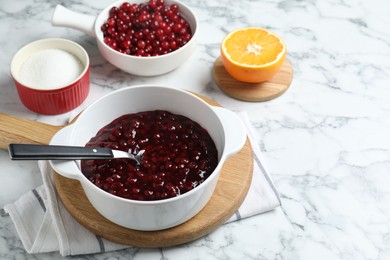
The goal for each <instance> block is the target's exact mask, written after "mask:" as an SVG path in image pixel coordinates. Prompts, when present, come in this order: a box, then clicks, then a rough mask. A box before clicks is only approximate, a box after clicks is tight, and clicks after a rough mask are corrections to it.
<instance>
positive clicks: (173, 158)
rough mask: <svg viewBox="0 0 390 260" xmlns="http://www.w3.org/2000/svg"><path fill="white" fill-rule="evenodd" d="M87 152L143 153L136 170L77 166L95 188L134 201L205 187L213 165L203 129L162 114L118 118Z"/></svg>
mask: <svg viewBox="0 0 390 260" xmlns="http://www.w3.org/2000/svg"><path fill="white" fill-rule="evenodd" d="M138 51H144V50H138ZM86 146H100V147H109V148H115V149H120V150H123V151H130V152H132V153H138V152H139V151H140V150H145V153H144V155H143V158H142V161H141V164H140V165H136V164H135V163H133V162H131V161H129V160H126V159H111V160H82V161H81V169H82V172H83V174H84V175H85V176H86V177H87V178H88V179H89V180H90V181H91V182H92V183H94V184H95V185H96V186H97V187H99V188H101V189H103V190H105V191H107V192H109V193H111V194H113V195H116V196H120V197H123V198H128V199H134V200H160V199H165V198H171V197H175V196H179V195H180V194H184V193H186V192H188V191H190V190H192V189H193V188H195V187H197V186H198V185H199V184H201V183H202V182H204V180H206V179H207V178H208V177H209V176H210V174H211V173H212V172H213V171H214V169H215V167H216V165H217V163H218V152H217V149H216V147H215V144H214V142H213V140H212V139H211V137H210V135H209V134H208V132H207V131H206V130H205V129H203V128H202V127H201V126H200V125H199V124H198V123H196V122H194V121H192V120H191V119H189V118H187V117H185V116H182V115H176V114H172V113H170V112H167V111H162V110H156V111H146V112H139V113H134V114H126V115H123V116H121V117H119V118H117V119H115V120H114V121H112V122H111V123H110V124H108V125H106V126H105V127H103V128H102V129H100V130H99V131H98V133H97V134H96V136H95V137H93V138H91V140H90V141H89V142H88V143H87V144H86Z"/></svg>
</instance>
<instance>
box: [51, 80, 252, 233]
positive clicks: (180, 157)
mask: <svg viewBox="0 0 390 260" xmlns="http://www.w3.org/2000/svg"><path fill="white" fill-rule="evenodd" d="M245 141H246V131H245V128H244V126H243V124H242V122H241V121H240V119H239V118H238V117H237V115H236V114H235V113H233V112H231V111H230V110H228V109H225V108H221V107H214V106H211V105H209V104H207V103H206V102H205V101H203V100H202V99H201V98H199V97H197V96H196V95H194V94H192V93H190V92H187V91H185V90H180V89H176V88H171V87H164V86H146V85H143V86H132V87H128V88H123V89H120V90H117V91H115V92H112V93H110V94H108V95H106V96H104V97H103V98H101V99H99V100H97V101H96V102H94V103H93V104H92V105H91V106H89V107H88V108H87V109H85V110H84V111H83V112H82V113H81V114H80V115H79V117H78V118H77V120H76V121H75V122H74V123H73V124H71V125H69V126H67V127H65V128H63V129H62V130H60V131H59V132H58V133H57V134H56V135H55V136H54V137H53V139H52V140H51V144H53V145H54V144H56V145H74V146H100V147H109V148H113V149H119V150H124V151H129V152H131V153H134V154H136V153H138V151H140V150H144V154H143V157H142V160H141V163H140V164H139V165H138V164H136V163H134V162H133V161H131V160H128V159H111V160H79V161H51V162H50V163H51V165H52V167H53V168H54V169H55V170H56V171H57V172H58V173H59V174H61V175H63V176H65V177H67V178H72V179H76V180H78V181H79V182H80V183H81V186H82V188H83V190H84V192H85V194H86V196H87V198H88V199H89V201H90V202H91V204H92V205H93V207H94V208H95V209H96V210H97V211H98V212H99V213H100V214H102V215H103V216H104V217H106V218H107V219H108V220H110V221H112V222H114V223H116V224H118V225H120V226H123V227H126V228H130V229H135V230H162V229H166V228H170V227H174V226H177V225H180V224H182V223H183V222H185V221H187V220H189V219H191V218H192V217H193V216H195V215H196V214H197V213H198V212H199V211H200V210H201V209H202V208H203V207H204V206H205V205H206V204H207V202H208V201H209V200H210V198H211V196H212V194H213V191H214V189H215V186H216V184H217V181H218V177H219V174H220V171H221V168H222V166H223V164H224V162H225V161H226V160H227V159H228V158H229V157H230V156H232V155H234V154H236V153H237V152H238V151H240V150H241V149H242V147H243V145H244V144H245Z"/></svg>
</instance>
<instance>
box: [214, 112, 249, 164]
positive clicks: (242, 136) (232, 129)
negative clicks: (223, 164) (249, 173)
mask: <svg viewBox="0 0 390 260" xmlns="http://www.w3.org/2000/svg"><path fill="white" fill-rule="evenodd" d="M213 110H214V111H215V113H216V114H217V115H218V117H219V118H220V119H221V122H222V125H223V128H224V130H225V149H224V153H223V156H226V157H225V158H226V159H227V158H229V157H230V156H232V155H234V154H236V153H237V152H239V151H240V150H241V149H242V147H243V146H244V145H245V142H246V138H247V136H246V134H247V133H246V129H245V126H244V124H243V123H242V121H241V119H240V118H239V117H238V116H237V115H236V113H234V112H232V111H230V110H228V109H225V108H222V107H213Z"/></svg>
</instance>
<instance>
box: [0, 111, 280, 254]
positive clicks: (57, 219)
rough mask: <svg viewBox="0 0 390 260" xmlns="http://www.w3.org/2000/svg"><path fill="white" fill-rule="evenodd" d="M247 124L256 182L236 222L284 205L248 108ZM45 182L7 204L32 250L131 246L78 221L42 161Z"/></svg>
mask: <svg viewBox="0 0 390 260" xmlns="http://www.w3.org/2000/svg"><path fill="white" fill-rule="evenodd" d="M237 114H238V115H239V116H240V118H241V120H242V121H243V123H244V124H245V126H246V128H247V133H248V137H249V140H250V142H251V144H252V148H253V151H254V169H253V177H252V182H251V185H250V188H249V191H248V194H247V196H246V197H245V200H244V201H243V203H242V205H241V206H240V207H239V209H238V210H237V212H236V213H235V214H234V215H233V216H232V217H231V218H230V219H229V220H228V221H227V223H228V222H232V221H236V220H239V219H242V218H247V217H250V216H253V215H256V214H261V213H264V212H267V211H270V210H272V209H274V208H276V207H278V206H280V199H279V196H278V193H277V191H276V189H275V186H274V184H273V183H272V180H271V177H270V175H269V174H268V172H267V170H266V167H265V165H264V160H263V158H262V157H261V152H260V149H259V147H258V145H257V140H256V138H255V135H254V129H253V127H252V125H251V123H250V121H249V119H248V117H247V114H246V113H245V112H237ZM39 167H40V170H41V173H42V178H43V185H42V186H40V187H38V188H36V189H34V190H32V191H31V192H28V193H27V194H25V195H23V196H22V197H21V198H19V199H18V200H17V201H15V202H14V203H12V204H8V205H6V206H5V207H4V210H5V211H6V212H7V213H8V214H9V215H10V216H11V218H12V220H13V222H14V224H15V227H16V230H17V232H18V234H19V236H20V239H21V241H22V243H23V245H24V247H25V249H26V251H27V252H28V253H43V252H52V251H59V252H60V254H61V255H63V256H67V255H80V254H91V253H99V252H107V251H113V250H119V249H123V248H126V247H128V246H126V245H121V244H116V243H113V242H111V241H108V240H105V239H103V238H101V237H99V236H96V235H95V234H93V233H91V232H90V231H89V230H87V229H86V228H84V227H83V226H81V225H80V224H79V223H78V222H77V221H75V220H74V219H73V218H72V216H71V215H70V214H69V213H68V211H67V210H66V209H65V207H64V206H63V204H62V202H61V201H60V200H59V199H58V198H57V195H56V191H55V188H54V185H53V179H52V177H53V174H52V169H51V167H50V166H49V164H48V163H47V162H46V161H40V162H39Z"/></svg>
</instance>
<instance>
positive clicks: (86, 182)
mask: <svg viewBox="0 0 390 260" xmlns="http://www.w3.org/2000/svg"><path fill="white" fill-rule="evenodd" d="M144 88H160V89H166V90H168V91H177V92H181V93H183V94H185V95H188V96H191V97H192V98H194V99H195V100H197V102H199V103H200V104H203V105H205V106H207V107H208V109H209V110H210V112H212V113H213V114H214V116H215V117H216V118H218V119H219V117H218V115H217V114H216V112H215V111H214V110H213V109H212V106H211V105H209V104H208V103H207V102H206V101H204V100H203V99H201V98H200V97H198V96H196V95H195V94H193V93H191V92H189V91H186V90H183V89H177V88H173V87H168V86H163V85H152V84H151V85H135V86H130V87H125V88H121V89H118V90H116V91H113V92H110V93H108V94H107V95H104V96H103V97H101V98H99V99H97V100H96V101H95V102H93V103H92V104H90V105H89V106H88V107H87V108H86V109H85V110H84V111H83V112H82V113H81V114H80V116H79V117H78V118H77V119H76V121H75V122H74V123H73V124H71V125H70V126H68V127H71V133H70V134H69V136H68V140H67V142H68V143H69V142H70V140H71V136H72V135H74V129H75V127H76V126H77V124H79V122H80V121H79V120H80V118H81V119H82V115H83V114H84V113H87V112H88V110H91V109H93V107H94V106H97V105H98V104H99V103H100V101H101V100H103V99H105V98H107V97H109V96H111V95H118V93H121V92H122V91H129V90H130V91H131V90H133V89H144ZM114 119H115V118H114ZM114 119H113V120H114ZM191 120H192V119H191ZM219 125H220V127H221V129H222V130H223V129H224V127H223V124H222V123H221V121H219ZM213 141H214V140H213ZM225 141H226V140H225ZM225 141H224V142H225ZM214 142H215V141H214ZM225 147H226V146H225V144H224V146H223V148H222V151H221V156H220V158H218V164H217V166H216V167H215V169H214V170H213V171H212V173H211V174H210V176H209V177H208V178H206V179H205V180H204V181H203V182H202V183H201V184H199V185H198V186H196V187H195V188H193V189H192V190H190V191H188V192H186V193H184V194H180V195H179V196H175V197H170V198H166V199H160V200H133V199H126V198H122V197H119V196H116V195H113V194H111V193H109V192H107V191H105V190H103V189H101V188H99V187H97V186H96V185H95V184H93V183H92V182H91V181H90V180H88V178H87V177H86V176H85V175H84V174H83V173H82V172H81V169H80V167H79V164H78V163H77V162H76V161H72V163H74V164H76V167H77V168H78V170H79V172H78V173H77V175H78V176H79V178H78V180H79V181H80V182H81V183H82V184H83V185H82V186H83V188H84V185H87V186H88V187H90V188H92V189H93V190H94V191H96V192H98V193H100V194H101V195H102V196H108V197H109V198H112V199H115V200H118V201H122V202H124V203H126V204H136V205H145V206H151V205H161V204H167V203H171V202H174V201H176V200H182V199H185V198H186V197H189V196H192V195H193V194H194V193H196V192H198V191H199V190H201V189H202V190H203V189H205V188H206V187H207V185H208V184H209V183H210V182H212V181H213V179H214V178H218V177H219V173H220V172H221V168H222V167H223V165H224V163H225V161H226V158H225V157H224V152H225Z"/></svg>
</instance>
